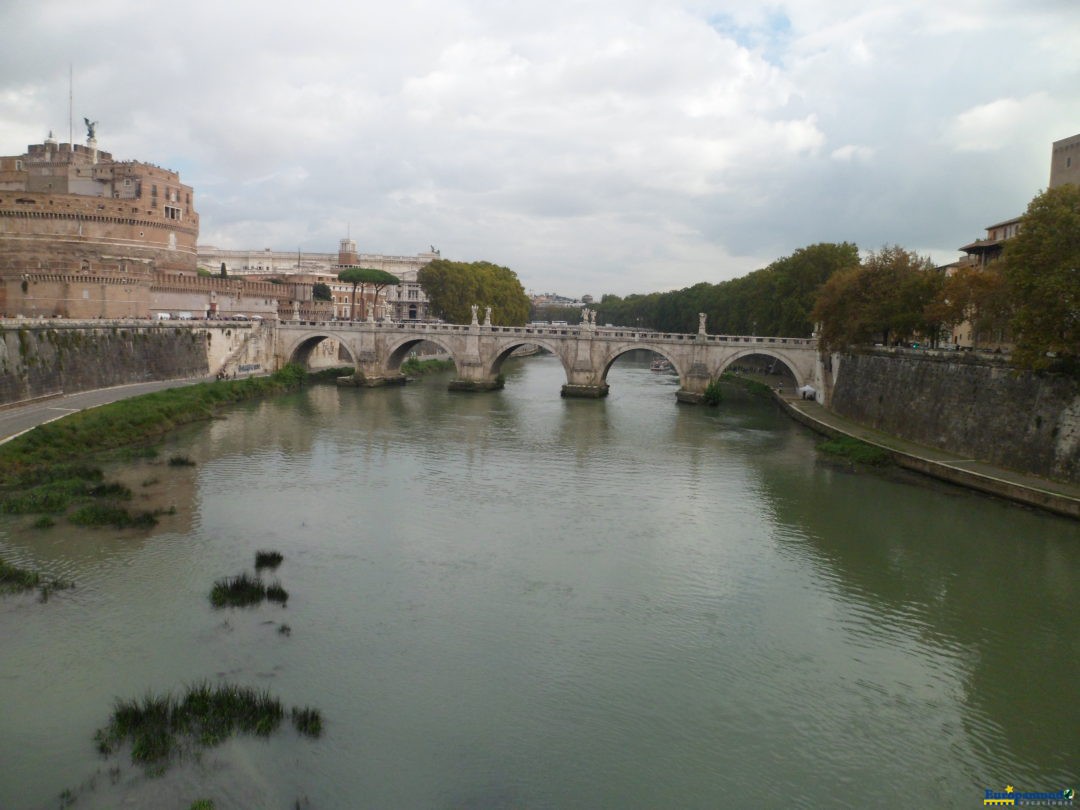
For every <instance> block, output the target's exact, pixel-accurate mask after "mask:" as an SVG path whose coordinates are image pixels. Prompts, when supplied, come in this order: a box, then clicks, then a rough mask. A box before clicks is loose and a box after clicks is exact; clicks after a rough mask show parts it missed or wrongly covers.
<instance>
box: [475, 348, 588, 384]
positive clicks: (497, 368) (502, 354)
mask: <svg viewBox="0 0 1080 810" xmlns="http://www.w3.org/2000/svg"><path fill="white" fill-rule="evenodd" d="M522 346H539V347H540V348H541V349H544V350H546V351H549V352H551V353H552V354H553V355H555V356H556V357H558V358H559V362H560V363H562V367H563V373H565V374H566V380H567V382H569V381H570V368H569V366H568V365H567V362H566V357H565V356H564V355H565V354H566V352H565V351H560V348H561V347H560V346H559V345H558V344H557V343H553V342H551V341H548V340H545V339H544V338H533V337H530V338H529V339H528V340H511V341H508V342H507V343H505V344H500V346H499V348H498V350H497V351H496V353H495V357H494V359H493V360H492V361H491V375H492V376H498V375H499V374H500V373H501V372H502V367H503V363H505V362H506V361H507V360H508V359H509V357H510V355H512V354H513V353H514V352H515V351H516V350H517V349H520V348H521V347H522Z"/></svg>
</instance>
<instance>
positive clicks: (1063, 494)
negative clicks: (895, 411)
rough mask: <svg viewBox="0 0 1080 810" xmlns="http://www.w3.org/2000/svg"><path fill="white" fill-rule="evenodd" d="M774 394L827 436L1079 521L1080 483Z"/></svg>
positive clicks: (797, 417)
mask: <svg viewBox="0 0 1080 810" xmlns="http://www.w3.org/2000/svg"><path fill="white" fill-rule="evenodd" d="M774 396H775V397H776V398H777V400H778V401H779V402H780V404H781V406H783V408H784V409H785V410H786V411H787V412H788V413H789V414H790V415H791V416H792V417H793V418H794V419H795V420H796V421H798V422H801V423H802V424H804V425H806V426H807V427H809V428H811V429H812V430H815V431H817V432H818V433H823V434H825V435H827V436H840V435H843V436H851V437H852V438H855V439H859V440H860V441H864V442H866V443H867V444H871V445H874V446H875V447H880V448H881V449H882V450H885V451H886V452H888V453H889V455H890V456H891V457H892V459H893V461H894V462H895V463H896V464H898V465H899V466H901V467H904V468H906V469H909V470H915V471H916V472H920V473H924V474H925V475H930V476H933V477H934V478H938V479H940V480H943V481H949V482H951V483H954V484H959V485H960V486H964V487H969V488H971V489H976V490H979V491H981V492H987V493H990V494H991V495H997V496H999V497H1002V498H1007V499H1009V500H1011V501H1016V502H1018V503H1023V504H1026V505H1028V506H1035V507H1038V508H1040V509H1046V510H1048V511H1050V512H1054V513H1056V514H1059V515H1065V516H1066V517H1071V518H1074V519H1077V520H1080V485H1076V484H1068V483H1065V482H1063V481H1052V480H1050V479H1047V478H1040V477H1039V476H1036V475H1028V474H1025V473H1019V472H1014V471H1013V470H1006V469H1004V468H1002V467H995V466H994V465H992V464H986V463H985V462H982V461H977V460H975V459H971V458H965V457H963V456H959V455H956V454H954V453H948V452H946V451H944V450H938V449H936V448H933V447H925V446H923V445H921V444H916V443H915V442H909V441H905V440H904V439H900V438H897V437H896V436H892V435H890V434H888V433H882V432H881V431H879V430H874V429H873V428H868V427H863V426H862V425H859V424H857V423H855V422H852V421H851V420H849V419H845V418H844V417H842V416H837V415H836V414H835V413H832V412H831V411H829V410H826V408H825V407H824V406H822V405H820V404H818V403H817V402H815V401H814V400H807V399H800V398H799V397H797V396H792V395H790V394H789V395H783V394H776V393H775V392H774Z"/></svg>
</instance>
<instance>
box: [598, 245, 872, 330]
mask: <svg viewBox="0 0 1080 810" xmlns="http://www.w3.org/2000/svg"><path fill="white" fill-rule="evenodd" d="M858 264H859V249H858V248H857V247H856V246H855V245H853V244H851V243H850V242H842V243H839V244H836V243H821V244H816V245H810V246H808V247H804V248H799V249H798V250H796V251H795V252H794V253H793V254H791V255H790V256H786V257H784V258H782V259H777V260H776V261H775V262H773V263H772V264H770V265H769V266H768V267H764V268H762V269H761V270H755V271H754V272H752V273H750V274H748V275H745V276H742V277H740V278H736V279H732V280H730V281H722V282H720V283H718V284H709V283H708V282H702V283H700V284H695V285H694V286H693V287H687V288H686V289H682V290H674V291H672V292H665V293H651V294H649V295H628V296H627V297H626V298H620V297H619V296H617V295H604V296H602V297H601V299H600V303H599V304H597V305H596V309H597V313H598V314H597V318H598V320H599V321H600V322H601V323H612V324H615V325H617V326H634V327H642V328H647V329H658V330H660V331H664V332H696V331H697V328H698V313H699V312H704V313H705V314H706V316H707V317H708V330H709V332H711V333H713V334H729V335H750V334H755V335H776V336H782V337H810V335H811V334H812V333H813V321H812V319H811V317H810V312H811V310H812V309H813V307H814V301H815V297H816V295H817V291H818V289H819V288H820V287H821V285H822V284H823V283H824V282H825V280H826V279H827V278H829V277H830V276H832V275H833V274H835V273H837V272H839V271H840V270H842V269H844V268H848V267H853V266H858Z"/></svg>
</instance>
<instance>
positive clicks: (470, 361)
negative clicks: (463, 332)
mask: <svg viewBox="0 0 1080 810" xmlns="http://www.w3.org/2000/svg"><path fill="white" fill-rule="evenodd" d="M470 337H472V336H470ZM457 370H458V376H457V377H456V378H455V379H453V380H451V381H450V384H449V385H448V386H447V388H448V389H449V390H451V391H498V390H499V389H500V388H502V387H503V378H502V375H501V374H491V373H490V372H486V371H485V365H484V364H483V363H482V362H481V361H480V356H479V352H477V353H476V354H475V355H474V356H473V357H467V358H466V359H464V360H461V361H459V362H458V364H457Z"/></svg>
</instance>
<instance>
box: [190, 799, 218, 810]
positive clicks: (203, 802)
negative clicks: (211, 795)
mask: <svg viewBox="0 0 1080 810" xmlns="http://www.w3.org/2000/svg"><path fill="white" fill-rule="evenodd" d="M188 810H214V800H213V799H196V800H195V801H193V802H192V803H191V807H189V808H188Z"/></svg>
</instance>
